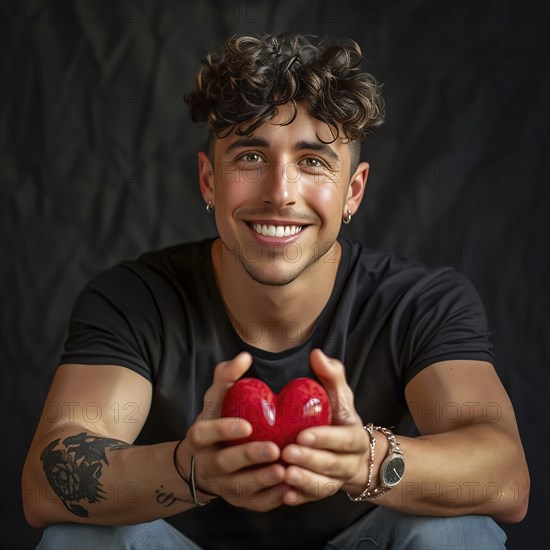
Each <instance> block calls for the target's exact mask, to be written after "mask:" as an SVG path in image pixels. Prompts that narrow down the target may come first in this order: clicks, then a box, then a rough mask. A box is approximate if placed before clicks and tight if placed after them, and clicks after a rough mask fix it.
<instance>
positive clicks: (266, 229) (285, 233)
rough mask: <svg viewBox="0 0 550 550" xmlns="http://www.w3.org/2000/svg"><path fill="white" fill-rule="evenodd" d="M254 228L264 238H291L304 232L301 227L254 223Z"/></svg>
mask: <svg viewBox="0 0 550 550" xmlns="http://www.w3.org/2000/svg"><path fill="white" fill-rule="evenodd" d="M252 227H253V228H254V231H256V233H259V234H260V235H263V236H264V237H290V236H291V235H296V233H298V232H300V231H301V230H302V226H301V225H277V226H275V225H261V224H259V223H253V224H252Z"/></svg>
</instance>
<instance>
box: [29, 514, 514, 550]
mask: <svg viewBox="0 0 550 550" xmlns="http://www.w3.org/2000/svg"><path fill="white" fill-rule="evenodd" d="M505 542H506V535H505V534H504V531H502V529H501V528H500V527H499V526H498V525H497V524H496V523H495V522H494V521H493V520H492V519H491V518H489V517H487V516H458V517H454V518H441V517H429V516H413V515H409V514H401V513H400V512H395V511H393V510H388V509H387V508H382V507H378V508H375V509H374V510H372V511H371V512H369V513H368V514H366V515H365V516H364V517H362V518H359V520H357V521H356V522H355V523H353V524H352V525H350V526H349V527H348V528H347V529H345V530H344V531H342V533H340V534H339V535H338V536H336V537H335V538H334V539H332V540H331V541H328V542H327V544H326V546H325V549H326V550H351V549H353V550H355V549H363V550H369V549H370V550H378V549H386V548H391V549H397V548H400V549H401V548H404V549H405V548H406V549H408V550H431V549H433V550H457V549H461V550H462V549H469V550H479V549H483V550H492V549H497V548H498V549H502V548H505V546H504V543H505ZM251 547H253V543H251ZM61 548H63V549H64V550H69V549H71V550H85V549H89V550H115V549H116V550H200V547H199V546H197V545H196V544H195V543H194V542H193V541H192V540H190V539H188V538H187V537H186V536H184V535H183V534H182V533H180V532H179V531H177V530H176V529H174V528H173V527H172V526H171V525H170V524H169V523H167V522H166V521H164V520H160V519H159V520H156V521H152V522H151V523H142V524H139V525H130V526H122V527H105V526H99V525H79V524H75V523H61V524H57V525H51V526H49V527H47V528H46V530H45V531H44V536H43V538H42V540H41V541H40V544H39V545H38V549H39V550H60V549H61Z"/></svg>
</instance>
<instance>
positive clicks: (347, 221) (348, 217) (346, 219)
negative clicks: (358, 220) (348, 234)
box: [342, 208, 351, 225]
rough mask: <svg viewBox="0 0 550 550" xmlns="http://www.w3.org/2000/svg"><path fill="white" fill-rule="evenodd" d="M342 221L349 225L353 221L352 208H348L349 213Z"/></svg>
mask: <svg viewBox="0 0 550 550" xmlns="http://www.w3.org/2000/svg"><path fill="white" fill-rule="evenodd" d="M342 221H343V222H344V223H345V224H346V225H347V224H348V223H349V222H350V221H351V210H350V209H349V208H348V214H347V216H346V217H345V218H343V219H342Z"/></svg>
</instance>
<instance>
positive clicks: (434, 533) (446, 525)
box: [392, 514, 506, 550]
mask: <svg viewBox="0 0 550 550" xmlns="http://www.w3.org/2000/svg"><path fill="white" fill-rule="evenodd" d="M401 515H402V516H405V514H401ZM394 537H395V538H394V543H393V544H392V547H395V548H410V549H422V550H429V549H433V550H444V549H448V550H455V549H461V550H462V549H464V550H477V549H479V548H484V549H486V550H493V549H495V550H496V549H503V548H505V542H506V535H505V533H504V531H503V530H502V529H501V528H500V527H499V526H498V525H497V524H496V522H495V521H494V520H493V519H492V518H490V517H488V516H475V515H470V516H457V517H452V518H444V517H430V516H409V515H407V516H405V517H404V518H402V519H401V520H400V521H399V522H397V523H396V530H395V534H394Z"/></svg>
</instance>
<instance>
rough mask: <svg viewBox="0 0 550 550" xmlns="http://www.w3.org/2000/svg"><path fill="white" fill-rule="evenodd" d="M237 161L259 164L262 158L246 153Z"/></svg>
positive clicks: (255, 154)
mask: <svg viewBox="0 0 550 550" xmlns="http://www.w3.org/2000/svg"><path fill="white" fill-rule="evenodd" d="M239 160H244V161H245V162H251V163H254V162H260V161H261V160H262V157H260V155H258V153H246V154H245V155H242V157H240V159H239Z"/></svg>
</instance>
